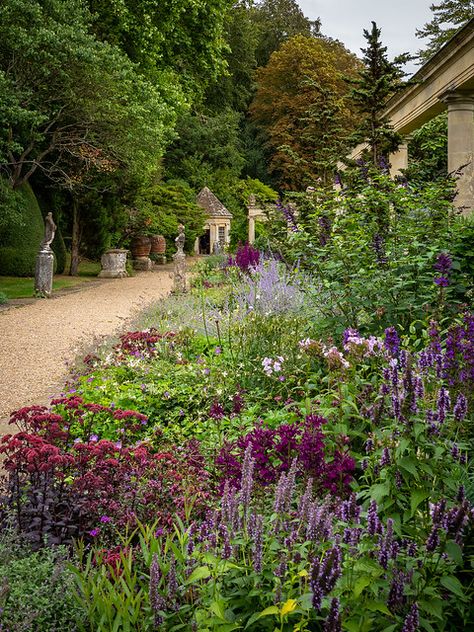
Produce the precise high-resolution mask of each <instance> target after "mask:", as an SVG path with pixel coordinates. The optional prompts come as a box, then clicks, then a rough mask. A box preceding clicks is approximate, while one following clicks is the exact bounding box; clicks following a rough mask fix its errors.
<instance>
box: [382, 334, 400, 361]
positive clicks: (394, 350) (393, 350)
mask: <svg viewBox="0 0 474 632" xmlns="http://www.w3.org/2000/svg"><path fill="white" fill-rule="evenodd" d="M385 348H386V349H387V351H388V352H389V353H390V355H392V356H394V357H395V356H397V355H398V352H399V350H400V338H399V337H398V333H397V330H396V329H395V327H387V329H386V330H385Z"/></svg>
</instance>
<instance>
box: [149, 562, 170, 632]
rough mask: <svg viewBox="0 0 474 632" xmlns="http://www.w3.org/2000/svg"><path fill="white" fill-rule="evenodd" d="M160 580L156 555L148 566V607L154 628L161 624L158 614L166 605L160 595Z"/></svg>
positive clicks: (161, 620)
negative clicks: (151, 613)
mask: <svg viewBox="0 0 474 632" xmlns="http://www.w3.org/2000/svg"><path fill="white" fill-rule="evenodd" d="M160 579H161V570H160V564H159V562H158V557H157V555H156V553H154V554H153V558H152V560H151V565H150V584H149V598H150V606H151V609H152V610H153V617H154V622H155V626H156V627H157V626H159V625H161V624H162V623H163V617H162V615H161V614H160V613H161V612H163V611H164V610H165V609H166V603H165V600H164V598H163V597H162V596H161V594H160V590H159V585H160Z"/></svg>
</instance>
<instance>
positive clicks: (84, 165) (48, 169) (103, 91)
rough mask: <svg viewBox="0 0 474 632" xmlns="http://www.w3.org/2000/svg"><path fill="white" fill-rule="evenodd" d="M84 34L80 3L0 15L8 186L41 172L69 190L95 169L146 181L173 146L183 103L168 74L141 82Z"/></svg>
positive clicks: (14, 6) (59, 2) (16, 1)
mask: <svg viewBox="0 0 474 632" xmlns="http://www.w3.org/2000/svg"><path fill="white" fill-rule="evenodd" d="M89 29H90V16H89V13H88V11H87V10H86V9H85V8H84V5H83V3H82V2H79V1H78V0H68V1H67V2H64V1H63V0H50V1H49V2H47V3H43V2H39V0H12V1H11V2H8V4H5V3H4V4H2V6H1V7H0V41H1V42H2V43H1V46H0V86H1V90H0V93H1V94H2V98H1V101H0V122H1V127H2V130H3V131H2V134H1V135H0V160H1V162H2V163H3V164H4V165H5V166H6V165H8V167H7V170H8V173H9V177H10V180H11V183H12V184H13V185H14V186H18V185H19V184H21V183H22V182H24V181H26V180H28V179H29V178H30V177H31V175H32V174H33V173H34V172H35V171H36V170H37V169H41V170H42V171H44V172H45V173H46V174H47V175H48V177H49V178H51V179H53V180H55V181H57V182H60V183H62V184H66V185H67V186H69V187H72V186H77V185H78V183H80V182H81V181H82V179H83V177H84V174H85V173H86V172H87V171H90V170H94V169H96V170H99V171H105V172H110V171H111V170H113V169H116V168H117V166H118V165H123V166H126V167H127V168H129V169H132V170H133V169H137V170H139V171H145V172H148V171H149V170H150V168H153V169H154V168H155V166H156V158H157V157H158V156H160V154H161V153H162V150H163V147H164V144H165V143H166V142H167V141H168V140H169V138H170V133H171V128H172V126H173V124H174V118H175V109H176V108H177V107H180V105H181V104H182V98H181V96H180V93H179V90H178V89H177V87H176V85H174V84H173V83H172V81H171V79H170V77H169V76H167V73H166V70H165V71H163V72H162V73H161V75H160V77H155V78H154V82H153V83H152V82H151V81H148V80H146V79H145V78H143V77H142V76H140V75H138V74H137V73H136V71H135V67H134V66H133V64H132V63H131V62H130V60H129V59H128V58H127V57H126V56H125V55H124V54H123V53H122V52H121V51H120V50H119V49H118V48H116V47H113V46H111V45H109V44H107V43H105V42H99V41H98V40H96V39H95V38H94V36H93V35H92V34H91V33H90V31H89Z"/></svg>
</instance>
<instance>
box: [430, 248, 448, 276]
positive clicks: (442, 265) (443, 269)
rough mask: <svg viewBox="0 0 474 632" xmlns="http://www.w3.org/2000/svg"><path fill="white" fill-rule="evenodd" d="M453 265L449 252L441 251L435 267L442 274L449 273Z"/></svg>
mask: <svg viewBox="0 0 474 632" xmlns="http://www.w3.org/2000/svg"><path fill="white" fill-rule="evenodd" d="M452 267H453V261H452V259H451V257H450V256H449V255H448V253H447V252H440V254H439V255H438V256H437V257H436V262H435V264H434V265H433V268H434V269H435V270H436V271H437V272H440V273H441V274H449V271H450V270H451V268H452Z"/></svg>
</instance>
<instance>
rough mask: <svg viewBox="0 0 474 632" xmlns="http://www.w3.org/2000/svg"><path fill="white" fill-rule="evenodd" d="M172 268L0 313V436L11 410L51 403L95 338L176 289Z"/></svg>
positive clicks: (119, 328) (111, 331) (118, 327)
mask: <svg viewBox="0 0 474 632" xmlns="http://www.w3.org/2000/svg"><path fill="white" fill-rule="evenodd" d="M170 270H171V266H169V265H167V266H163V268H162V269H160V270H159V271H157V272H142V273H140V274H138V275H137V276H134V277H129V278H126V279H110V280H104V281H103V282H101V283H98V284H94V286H93V287H87V286H85V287H84V286H82V287H81V289H80V291H77V292H71V293H69V294H64V295H61V296H58V297H57V298H53V299H51V300H44V299H43V300H38V301H35V302H34V303H33V304H31V305H25V306H23V307H19V308H13V309H9V310H7V311H4V312H1V313H0V340H1V351H0V435H3V434H4V433H5V432H6V431H7V428H8V426H7V424H6V421H7V420H8V416H9V414H10V412H11V411H13V410H16V409H17V408H21V407H22V406H27V405H30V404H48V402H49V399H50V398H51V397H53V396H57V395H58V393H59V392H60V391H61V389H62V387H63V385H64V382H65V380H66V379H67V366H66V363H68V362H72V361H74V359H75V358H76V356H77V353H78V352H80V351H81V350H82V349H83V348H84V347H87V346H89V347H90V345H91V343H93V342H94V340H96V339H98V338H103V337H107V336H110V335H112V334H114V333H119V332H120V331H123V330H125V329H126V328H127V324H128V323H129V322H130V321H131V320H133V319H134V318H135V317H136V316H137V315H138V314H139V312H140V311H141V310H143V309H144V308H146V307H147V306H148V305H149V304H150V303H153V302H154V301H156V299H158V298H160V297H164V296H166V295H167V294H168V292H169V291H170V289H171V283H172V282H171V279H170V276H169V273H170Z"/></svg>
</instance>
